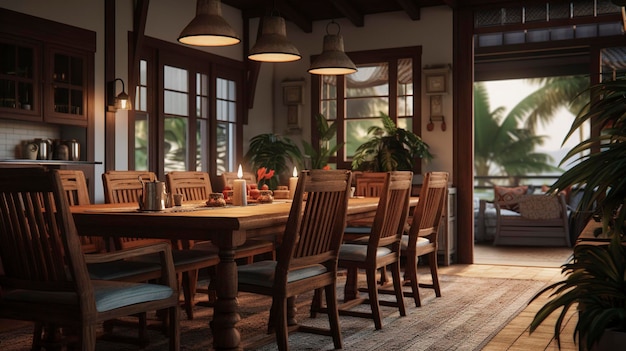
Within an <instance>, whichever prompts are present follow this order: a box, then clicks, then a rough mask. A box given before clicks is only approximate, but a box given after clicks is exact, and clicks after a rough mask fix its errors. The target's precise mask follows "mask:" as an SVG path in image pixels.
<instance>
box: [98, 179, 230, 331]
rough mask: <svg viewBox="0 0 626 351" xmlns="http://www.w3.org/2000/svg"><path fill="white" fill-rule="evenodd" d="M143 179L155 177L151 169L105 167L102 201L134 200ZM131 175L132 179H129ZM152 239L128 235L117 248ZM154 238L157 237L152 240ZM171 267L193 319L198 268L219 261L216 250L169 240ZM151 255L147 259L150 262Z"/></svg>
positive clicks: (129, 201)
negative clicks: (140, 178) (108, 169)
mask: <svg viewBox="0 0 626 351" xmlns="http://www.w3.org/2000/svg"><path fill="white" fill-rule="evenodd" d="M140 176H141V177H142V179H143V180H144V181H154V180H156V175H155V174H154V173H153V172H146V171H107V172H105V173H104V174H102V180H103V183H104V191H105V201H106V202H108V203H133V204H138V201H139V194H140V192H141V189H142V184H141V182H140V181H139V177H140ZM133 179H134V180H133ZM154 241H155V240H153V239H133V238H128V239H125V240H120V241H118V242H117V244H116V246H117V247H118V248H128V247H135V246H142V245H145V244H148V243H152V242H154ZM156 241H158V240H156ZM173 245H174V250H173V252H172V255H173V257H174V268H175V270H176V273H179V274H182V282H181V284H182V288H183V295H184V299H185V302H184V307H185V312H186V314H187V318H188V319H193V306H194V298H195V293H196V289H195V286H196V283H197V275H198V269H201V268H208V267H212V266H215V265H217V264H218V263H219V257H218V255H217V254H216V253H212V252H206V251H202V250H191V249H190V247H191V246H192V245H191V244H189V243H188V242H176V243H173ZM154 259H155V258H154V257H153V258H152V259H151V260H147V262H153V261H154Z"/></svg>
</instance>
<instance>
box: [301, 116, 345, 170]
mask: <svg viewBox="0 0 626 351" xmlns="http://www.w3.org/2000/svg"><path fill="white" fill-rule="evenodd" d="M315 125H316V126H317V134H318V135H319V147H318V148H315V147H313V145H312V144H309V143H308V142H307V141H306V140H302V147H303V148H304V153H305V155H307V156H308V157H310V158H311V169H323V168H327V167H328V159H329V158H330V157H331V156H332V155H334V154H335V153H336V152H337V149H339V148H340V147H341V146H342V145H343V144H337V145H332V146H331V141H332V140H333V139H334V138H335V135H336V134H337V123H336V121H335V122H332V123H329V122H328V119H326V117H325V116H324V115H323V114H321V113H319V114H317V115H315Z"/></svg>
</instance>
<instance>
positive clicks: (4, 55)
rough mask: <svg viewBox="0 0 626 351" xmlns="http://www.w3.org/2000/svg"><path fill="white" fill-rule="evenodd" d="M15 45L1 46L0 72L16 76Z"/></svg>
mask: <svg viewBox="0 0 626 351" xmlns="http://www.w3.org/2000/svg"><path fill="white" fill-rule="evenodd" d="M16 50H17V47H16V46H15V45H9V44H0V72H2V73H4V74H15V67H16V62H15V51H16Z"/></svg>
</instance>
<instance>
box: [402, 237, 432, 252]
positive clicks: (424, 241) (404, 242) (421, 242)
mask: <svg viewBox="0 0 626 351" xmlns="http://www.w3.org/2000/svg"><path fill="white" fill-rule="evenodd" d="M429 244H430V240H428V238H424V237H422V236H420V237H419V238H417V243H416V244H415V245H416V246H417V247H423V246H428V245H429ZM407 247H409V236H408V235H403V236H402V241H400V250H406V249H407Z"/></svg>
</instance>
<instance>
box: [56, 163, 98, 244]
mask: <svg viewBox="0 0 626 351" xmlns="http://www.w3.org/2000/svg"><path fill="white" fill-rule="evenodd" d="M58 173H59V177H60V178H61V184H62V186H63V190H64V191H65V195H66V196H67V201H68V203H69V204H70V206H78V205H89V204H90V203H91V201H90V200H89V191H88V190H87V180H86V178H85V174H84V173H83V171H81V170H69V169H62V170H59V171H58ZM80 241H81V243H82V249H83V252H84V253H94V252H102V251H104V243H103V241H102V238H101V237H92V236H81V237H80Z"/></svg>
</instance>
